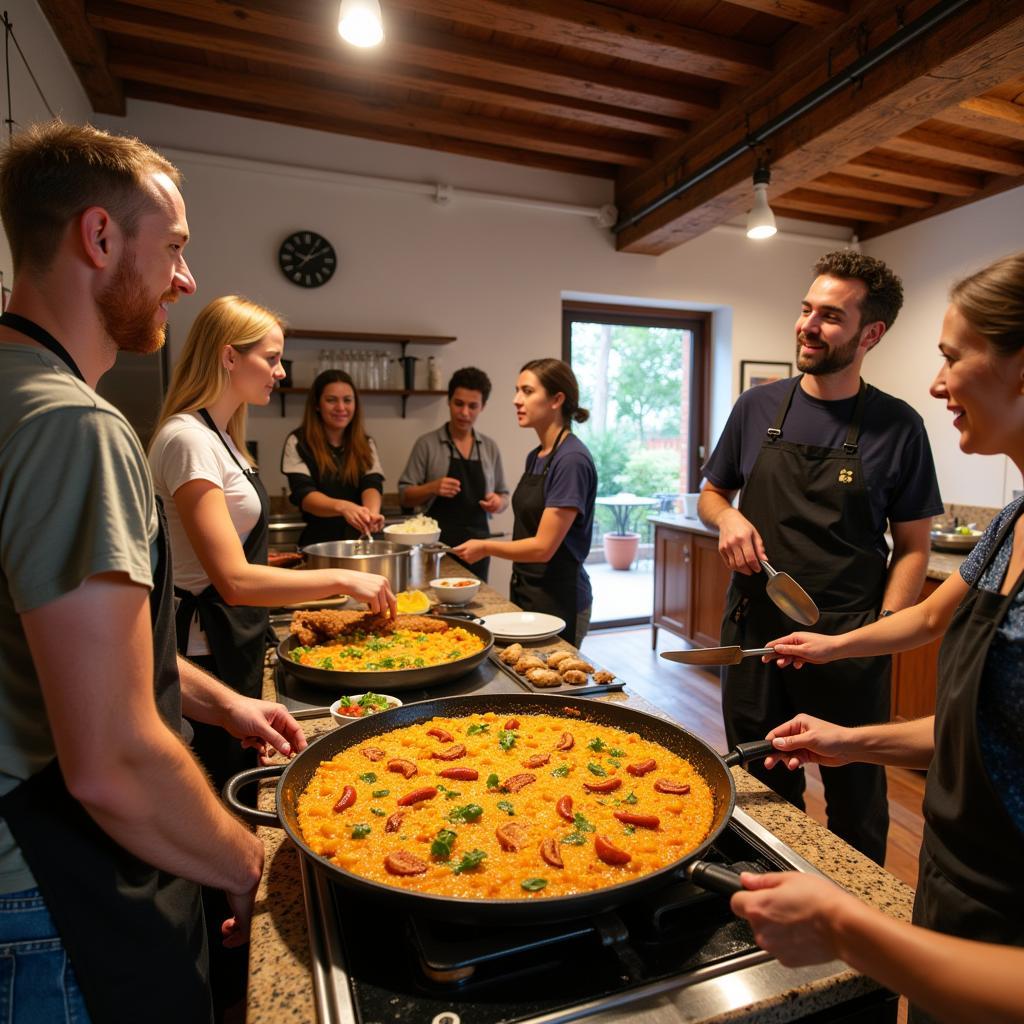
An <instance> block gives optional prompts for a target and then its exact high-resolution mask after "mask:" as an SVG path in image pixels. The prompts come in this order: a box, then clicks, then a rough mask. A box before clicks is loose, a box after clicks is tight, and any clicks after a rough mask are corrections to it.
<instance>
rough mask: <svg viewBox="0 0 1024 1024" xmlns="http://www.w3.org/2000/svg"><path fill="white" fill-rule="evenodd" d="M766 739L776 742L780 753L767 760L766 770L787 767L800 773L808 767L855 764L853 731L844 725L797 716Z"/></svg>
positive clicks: (778, 727) (774, 743)
mask: <svg viewBox="0 0 1024 1024" xmlns="http://www.w3.org/2000/svg"><path fill="white" fill-rule="evenodd" d="M766 739H769V740H771V741H772V745H773V746H774V747H775V749H776V750H778V751H779V753H778V754H775V755H770V756H768V757H766V758H765V759H764V766H765V768H774V767H775V766H776V765H777V764H783V765H785V766H786V767H787V768H788V769H789V770H790V771H796V769H797V768H802V767H803V766H804V765H805V764H808V763H810V764H823V765H825V766H826V767H828V768H836V767H839V766H840V765H844V764H849V763H850V761H851V760H853V758H851V757H850V750H849V731H848V730H847V729H845V728H844V727H843V726H841V725H833V724H832V723H831V722H824V721H822V720H821V719H820V718H812V717H811V716H810V715H797V716H796V718H791V719H790V720H789V721H788V722H783V723H782V725H778V726H776V727H775V728H774V729H772V731H771V732H770V733H768V735H767V737H766Z"/></svg>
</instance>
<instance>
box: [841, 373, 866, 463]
mask: <svg viewBox="0 0 1024 1024" xmlns="http://www.w3.org/2000/svg"><path fill="white" fill-rule="evenodd" d="M867 390H868V386H867V384H865V383H864V378H863V377H862V378H861V381H860V390H859V391H858V392H857V404H856V405H855V406H854V407H853V418H852V419H851V420H850V429H849V430H848V431H847V432H846V440H845V441H844V442H843V451H844V452H846V454H847V455H856V454H857V450H858V449H859V448H860V445H858V444H857V438H858V437H859V436H860V425H861V421H862V420H863V419H864V396H865V395H866V394H867Z"/></svg>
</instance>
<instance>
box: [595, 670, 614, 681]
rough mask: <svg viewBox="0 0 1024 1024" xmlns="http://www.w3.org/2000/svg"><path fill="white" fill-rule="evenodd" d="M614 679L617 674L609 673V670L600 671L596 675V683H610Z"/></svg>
mask: <svg viewBox="0 0 1024 1024" xmlns="http://www.w3.org/2000/svg"><path fill="white" fill-rule="evenodd" d="M614 678H615V673H614V672H609V671H608V670H607V669H603V668H602V669H598V671H597V672H595V673H594V682H595V683H610V682H611V681H612V680H613V679H614Z"/></svg>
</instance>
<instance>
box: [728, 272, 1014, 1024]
mask: <svg viewBox="0 0 1024 1024" xmlns="http://www.w3.org/2000/svg"><path fill="white" fill-rule="evenodd" d="M939 350H940V352H941V354H942V360H943V361H942V365H941V366H940V368H939V372H938V374H937V375H936V377H935V380H934V381H933V383H932V386H931V393H932V395H933V396H934V397H935V398H937V399H939V400H940V401H942V402H944V403H945V406H946V408H947V409H948V410H949V411H950V412H951V413H952V414H953V426H954V427H955V428H956V429H957V431H958V433H959V435H960V449H961V451H964V452H969V453H972V454H978V455H1003V456H1006V457H1007V458H1009V459H1010V460H1011V461H1012V462H1013V463H1014V465H1015V466H1016V467H1017V469H1018V471H1021V472H1024V252H1022V253H1017V254H1016V255H1014V256H1007V257H1005V258H1004V259H1001V260H998V261H997V262H996V263H993V264H992V265H991V266H989V267H986V268H985V269H984V270H981V271H979V272H978V273H976V274H973V275H971V276H970V277H968V278H965V279H964V280H963V281H961V282H959V284H957V285H956V286H954V288H953V290H952V292H951V293H950V305H949V308H948V309H947V311H946V316H945V319H944V321H943V324H942V334H941V337H940V340H939ZM940 636H941V637H943V641H942V648H941V652H940V654H939V679H938V689H937V695H936V705H935V714H934V716H930V717H928V718H922V719H918V720H917V721H912V722H893V723H888V724H885V725H866V726H861V727H859V728H848V727H843V726H838V725H834V724H832V723H831V722H825V721H821V720H820V719H816V718H811V717H810V716H808V715H798V716H797V717H796V718H794V719H791V720H790V721H788V722H785V723H784V724H782V725H780V726H778V727H776V728H775V729H773V730H772V731H771V732H770V733H769V738H770V739H772V740H773V742H774V745H775V747H776V750H777V753H776V754H775V755H773V756H772V757H770V758H768V759H767V760H766V762H765V764H766V766H767V767H769V768H770V767H772V765H773V764H780V765H784V766H785V767H787V768H790V769H796V768H799V767H801V766H802V765H804V764H806V763H818V764H823V765H844V764H850V763H853V762H858V761H860V762H867V763H871V764H882V765H900V766H903V767H906V768H915V769H926V770H927V772H928V780H927V784H926V787H925V796H924V819H925V830H924V841H923V843H922V847H921V858H920V861H921V864H920V873H919V880H918V887H917V896H916V899H915V902H914V924H913V925H907V924H904V923H902V922H899V921H894V920H892V918H889V917H886V916H885V915H884V914H882V913H880V912H879V911H876V910H872V909H871V908H870V907H867V906H865V905H864V904H863V903H860V902H859V901H858V900H856V899H855V898H854V897H852V896H850V895H849V894H848V893H844V892H843V891H842V890H840V889H837V888H836V887H835V886H833V885H831V884H829V883H827V882H824V881H823V880H821V879H816V878H811V877H809V876H806V875H801V876H799V878H797V877H796V873H795V872H794V873H793V875H792V876H790V875H789V874H785V875H747V874H744V875H743V876H742V877H743V882H744V885H745V886H746V887H747V888H748V889H749V890H753V891H750V892H743V893H739V894H737V895H735V896H733V899H732V906H733V909H734V910H735V911H736V913H738V914H741V915H742V916H744V917H746V918H749V920H750V921H751V922H752V924H753V925H754V934H755V936H756V937H757V940H758V942H759V943H760V944H761V945H762V946H764V947H765V948H766V949H768V950H769V951H770V952H772V953H774V954H775V955H776V956H778V958H779V959H780V960H781V961H782V962H783V963H786V964H790V965H793V966H796V965H800V964H807V963H818V962H822V961H825V960H831V959H833V958H840V959H843V960H845V961H846V962H847V963H848V964H850V965H851V966H852V967H854V968H856V969H857V970H858V971H861V972H862V973H864V974H869V975H871V976H872V977H874V978H876V979H877V980H878V981H880V982H881V983H882V984H883V985H886V986H887V987H888V988H891V989H894V990H896V991H898V992H902V993H904V994H905V995H906V996H907V997H908V998H909V1000H910V1003H911V1010H910V1016H909V1020H910V1021H912V1022H914V1024H917V1022H925V1021H933V1020H940V1021H1020V1020H1022V1019H1024V1017H1022V1007H1024V948H1022V947H1024V886H1022V885H1021V865H1022V864H1024V781H1022V780H1024V498H1015V499H1014V500H1013V501H1011V502H1010V504H1009V505H1007V506H1006V508H1004V509H1003V510H1002V511H1001V512H1000V513H999V514H998V515H997V516H996V517H995V519H994V520H993V521H992V523H991V524H990V525H989V527H988V529H987V530H986V531H985V533H984V535H983V536H982V538H981V540H980V541H979V542H978V544H977V546H976V547H975V548H974V550H973V551H972V552H971V554H970V555H969V556H968V557H967V558H965V559H964V562H963V564H962V565H961V567H960V571H959V572H956V573H953V575H951V576H950V577H949V579H947V580H945V581H944V582H943V583H942V585H941V586H939V587H938V588H937V589H936V590H935V591H934V592H933V593H932V594H930V595H929V596H928V597H927V598H925V600H923V601H921V602H920V604H916V605H913V606H912V607H910V608H904V609H903V610H902V611H898V612H894V613H893V614H892V615H889V616H886V617H885V618H880V619H879V620H878V621H877V622H874V623H872V624H871V625H868V626H862V627H861V628H860V629H856V630H853V631H852V632H850V633H844V634H841V635H839V636H822V635H819V634H815V633H804V632H800V633H791V634H788V635H787V636H784V637H780V638H779V639H778V640H771V641H769V642H768V646H771V647H774V648H775V654H776V655H778V656H780V662H781V663H782V664H788V663H792V664H794V665H795V666H796V667H797V668H799V667H800V666H801V665H802V664H804V663H812V664H823V663H825V662H829V661H833V660H835V659H837V658H853V657H864V656H868V655H876V654H889V653H894V652H896V651H905V650H909V649H910V648H913V647H919V646H921V645H922V644H926V643H929V642H930V641H931V640H934V639H935V638H937V637H940Z"/></svg>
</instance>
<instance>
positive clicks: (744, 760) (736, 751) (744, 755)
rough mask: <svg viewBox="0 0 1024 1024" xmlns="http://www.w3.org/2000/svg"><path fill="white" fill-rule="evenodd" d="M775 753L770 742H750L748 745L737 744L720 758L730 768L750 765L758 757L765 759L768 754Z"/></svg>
mask: <svg viewBox="0 0 1024 1024" xmlns="http://www.w3.org/2000/svg"><path fill="white" fill-rule="evenodd" d="M775 753H777V751H776V749H775V747H773V746H772V741H771V740H751V741H750V742H749V743H737V744H736V746H735V747H733V748H732V750H730V751H729V753H728V754H724V755H723V756H722V760H723V761H724V762H725V763H726V765H727V766H728V767H730V768H732V767H733V766H734V765H738V764H743V765H745V764H750V762H751V761H756V760H757V759H758V758H759V757H767V756H768V755H769V754H775Z"/></svg>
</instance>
